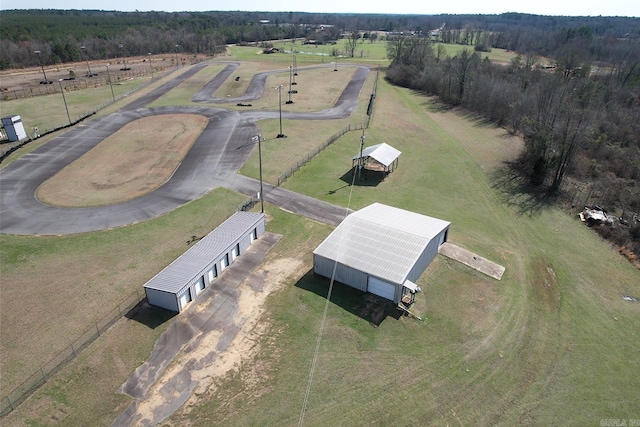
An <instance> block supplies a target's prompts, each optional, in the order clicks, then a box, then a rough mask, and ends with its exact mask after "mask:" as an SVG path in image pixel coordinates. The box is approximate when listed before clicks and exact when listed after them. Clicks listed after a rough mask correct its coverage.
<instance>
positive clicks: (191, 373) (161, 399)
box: [137, 258, 303, 425]
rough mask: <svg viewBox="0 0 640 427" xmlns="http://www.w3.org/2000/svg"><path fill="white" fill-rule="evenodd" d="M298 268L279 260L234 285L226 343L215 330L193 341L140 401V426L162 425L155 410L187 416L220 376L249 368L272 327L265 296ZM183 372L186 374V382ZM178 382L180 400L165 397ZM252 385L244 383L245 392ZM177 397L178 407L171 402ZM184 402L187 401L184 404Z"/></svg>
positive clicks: (256, 379) (223, 332)
mask: <svg viewBox="0 0 640 427" xmlns="http://www.w3.org/2000/svg"><path fill="white" fill-rule="evenodd" d="M302 267H303V262H302V261H301V260H299V259H293V258H282V259H278V260H274V261H271V262H270V263H268V264H265V265H263V266H262V267H261V268H259V269H257V270H256V271H254V272H253V273H252V274H251V275H250V276H249V277H248V278H247V279H245V280H244V281H243V282H242V283H241V284H240V286H239V287H238V290H239V291H240V293H239V297H238V300H237V311H236V313H235V318H234V324H235V326H236V327H237V332H236V333H235V334H233V336H232V337H231V338H230V341H229V331H228V330H214V331H211V332H207V333H206V334H202V333H201V334H199V335H198V336H197V337H195V338H194V340H193V341H192V342H191V343H190V344H189V345H188V346H187V349H185V351H183V352H182V353H181V354H180V355H179V356H178V357H176V359H175V360H174V361H173V363H172V365H171V366H170V367H169V368H168V369H167V370H166V371H165V373H164V374H163V375H162V377H161V378H160V379H159V380H158V381H157V382H156V383H155V384H154V385H153V387H152V388H151V389H150V390H149V392H148V393H147V396H146V398H145V399H144V400H142V401H140V403H139V405H138V408H137V411H138V413H139V414H140V416H141V420H140V421H139V423H140V424H141V425H145V423H146V422H148V421H149V420H154V422H160V421H162V420H159V419H157V418H158V417H157V413H158V412H159V410H160V411H165V412H166V408H167V407H168V406H169V407H171V406H175V409H176V410H177V409H178V408H179V407H182V409H180V411H181V412H182V413H188V412H190V410H191V408H192V407H193V406H195V405H197V404H198V402H199V401H200V399H202V398H203V396H209V395H212V394H214V393H215V392H216V390H217V388H218V384H219V381H220V380H221V379H222V378H224V377H225V376H226V375H230V374H232V373H237V372H238V371H239V370H240V368H241V367H242V366H243V365H246V364H248V362H249V361H250V360H252V359H253V358H254V357H255V356H256V354H258V352H259V351H260V342H261V339H262V337H263V336H265V334H266V333H268V331H269V329H270V327H271V324H270V322H268V321H264V319H263V314H264V313H265V302H266V299H267V297H268V296H269V295H270V294H271V293H272V292H274V291H275V290H277V289H279V288H280V287H281V286H283V285H284V284H285V283H287V282H288V281H289V280H290V278H291V277H292V276H293V275H296V274H302ZM256 283H258V284H257V285H256ZM193 308H196V307H193ZM249 370H251V371H252V370H253V368H251V369H249ZM185 371H188V379H187V380H186V381H184V378H185V375H184V373H185ZM243 378H244V380H245V381H254V382H255V383H257V382H259V381H260V378H261V377H260V375H244V376H243ZM180 381H183V382H184V384H182V385H183V386H184V389H186V390H188V396H187V398H185V399H183V400H180V396H174V395H169V396H167V394H166V393H165V392H164V389H165V387H166V388H170V387H171V386H172V384H173V385H175V383H176V382H180ZM254 385H255V384H252V383H247V384H246V385H245V389H246V388H251V387H252V386H254ZM176 399H177V400H178V401H179V404H176V403H175V400H176ZM183 401H186V404H185V405H184V406H183V405H182V402H183Z"/></svg>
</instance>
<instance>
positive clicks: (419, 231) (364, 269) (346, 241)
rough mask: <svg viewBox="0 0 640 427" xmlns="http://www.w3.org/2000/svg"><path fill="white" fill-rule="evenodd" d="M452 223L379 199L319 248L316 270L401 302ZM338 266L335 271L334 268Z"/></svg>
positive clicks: (443, 240)
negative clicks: (379, 201) (387, 204)
mask: <svg viewBox="0 0 640 427" xmlns="http://www.w3.org/2000/svg"><path fill="white" fill-rule="evenodd" d="M450 224H451V223H449V222H447V221H443V220H441V219H437V218H432V217H429V216H426V215H421V214H417V213H414V212H409V211H406V210H404V209H399V208H395V207H391V206H386V205H383V204H380V203H374V204H372V205H369V206H367V207H366V208H364V209H361V210H359V211H356V212H354V213H352V214H351V215H349V216H347V217H346V218H345V219H344V221H342V223H340V225H339V226H338V227H337V228H336V229H335V230H334V231H333V232H332V233H331V234H330V235H329V236H328V237H327V238H326V239H325V240H324V241H323V242H322V243H321V244H320V246H318V247H317V248H316V250H315V251H313V272H314V273H316V274H319V275H321V276H324V277H327V278H331V277H332V275H333V273H334V271H335V276H334V279H335V280H336V281H338V282H340V283H344V284H345V285H349V286H351V287H353V288H356V289H359V290H361V291H364V292H370V293H372V294H375V295H378V296H381V297H383V298H386V299H388V300H391V301H393V302H395V303H398V302H400V301H401V300H402V297H403V295H405V294H407V293H410V292H415V291H416V288H417V286H416V285H415V282H416V281H417V280H418V278H419V277H420V275H421V274H422V272H424V270H425V269H426V268H427V266H428V265H429V264H430V263H431V261H432V260H433V259H434V258H435V256H436V255H437V254H438V247H440V245H442V244H443V243H444V242H445V241H446V240H447V233H448V231H449V225H450ZM334 269H335V270H334Z"/></svg>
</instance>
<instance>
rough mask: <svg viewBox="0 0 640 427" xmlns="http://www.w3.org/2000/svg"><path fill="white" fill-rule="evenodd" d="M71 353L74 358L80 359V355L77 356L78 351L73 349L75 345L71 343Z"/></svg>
mask: <svg viewBox="0 0 640 427" xmlns="http://www.w3.org/2000/svg"><path fill="white" fill-rule="evenodd" d="M71 351H73V357H78V355H77V354H76V349H75V348H73V343H71Z"/></svg>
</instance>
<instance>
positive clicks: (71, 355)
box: [0, 75, 378, 418]
mask: <svg viewBox="0 0 640 427" xmlns="http://www.w3.org/2000/svg"><path fill="white" fill-rule="evenodd" d="M377 80H378V76H377V75H376V80H375V83H374V90H373V93H372V94H371V98H370V101H369V106H368V108H367V118H366V120H365V121H364V122H363V123H358V124H354V125H351V124H350V125H348V126H347V127H345V128H344V129H342V130H340V131H339V132H337V133H335V134H334V135H332V136H331V137H330V138H329V139H328V140H327V141H325V142H324V143H323V144H322V145H321V146H319V147H318V148H316V149H315V150H314V151H313V152H311V153H309V154H307V155H306V156H305V157H304V158H303V159H302V160H300V161H298V162H297V163H296V165H295V166H292V167H290V168H289V169H288V170H287V171H286V172H285V173H283V174H282V175H281V176H280V177H278V183H277V186H278V187H279V186H280V185H282V184H283V183H284V182H286V180H287V179H288V178H289V177H291V176H292V175H293V174H294V173H295V172H297V171H298V170H300V168H301V167H302V166H304V165H306V164H307V163H309V161H310V160H311V159H313V158H314V157H315V156H317V155H318V154H319V153H320V152H321V151H322V150H324V149H325V148H327V147H328V146H330V145H331V144H333V143H334V142H335V141H337V140H338V139H339V138H340V137H342V136H343V135H344V134H346V133H347V132H350V131H356V130H363V129H367V128H368V127H369V123H370V121H371V113H372V110H373V102H374V100H375V93H376V88H377ZM138 89H139V88H137V89H135V90H138ZM135 90H134V91H135ZM132 92H133V91H132ZM124 96H127V95H123V97H124ZM109 104H110V103H107V104H104V105H102V106H100V107H98V108H97V109H96V110H95V111H94V112H92V113H90V114H89V115H87V116H84V117H83V118H80V119H78V121H80V120H83V119H84V118H86V117H88V116H90V115H93V114H95V112H96V111H99V110H100V109H102V108H104V107H106V106H107V105H109ZM78 121H76V122H74V123H77V122H78ZM68 126H70V125H67V126H63V127H61V128H58V129H62V128H64V127H68ZM58 129H56V130H58ZM49 132H54V130H51V131H49ZM5 157H6V156H5V155H2V156H1V157H0V162H1V161H2V160H3V159H4V158H5ZM260 196H261V197H262V195H260ZM259 201H260V199H259V198H258V197H251V198H250V199H248V200H247V201H245V202H244V203H242V204H241V205H239V206H238V211H247V210H249V209H251V208H252V207H253V206H255V205H256V204H257V203H258V202H259ZM145 298H146V296H145V294H144V293H140V292H139V291H138V290H136V293H135V294H132V295H129V296H128V297H127V298H125V299H124V300H122V301H120V303H119V304H118V305H117V307H115V308H114V309H112V310H111V311H110V312H109V313H107V314H106V315H105V316H104V317H102V318H101V319H100V320H98V321H97V322H95V324H93V325H91V327H90V328H88V329H87V330H86V331H85V332H84V333H83V334H82V335H81V336H80V337H79V338H77V339H76V340H75V341H74V342H72V343H71V344H70V345H69V346H68V347H67V348H65V349H64V350H63V351H61V352H60V353H58V354H57V355H56V356H54V357H53V358H52V359H51V360H50V361H49V362H47V363H46V364H44V365H43V366H41V367H40V368H39V369H38V370H37V371H36V372H34V373H33V374H32V375H31V376H30V377H29V378H27V379H26V380H25V381H24V382H23V383H22V384H20V385H19V386H18V387H16V388H15V389H14V390H13V391H11V392H10V393H9V394H8V395H6V396H5V397H3V398H2V399H1V400H0V418H2V417H4V416H6V415H7V414H9V413H11V412H12V411H13V410H14V409H15V408H16V407H17V406H18V405H20V404H21V403H22V402H24V401H25V400H26V399H27V398H28V397H29V396H31V394H33V393H34V392H35V391H36V390H38V389H39V388H40V387H41V386H42V385H43V384H45V383H46V382H47V381H48V380H49V378H51V377H52V376H53V375H54V374H55V373H56V372H58V371H59V370H61V369H62V368H64V367H65V366H66V365H67V364H68V363H69V362H71V361H72V360H74V359H75V358H76V357H77V356H78V354H79V353H80V352H81V351H82V350H84V349H85V348H86V347H87V346H89V345H90V344H91V343H92V342H94V341H95V340H96V339H97V338H98V337H100V335H102V333H104V332H105V331H106V330H107V329H109V327H111V325H113V324H114V323H115V322H116V321H117V320H119V319H120V318H122V316H124V315H125V314H127V313H128V312H131V311H132V310H134V309H137V308H138V307H139V304H140V302H141V301H143V300H144V299H145Z"/></svg>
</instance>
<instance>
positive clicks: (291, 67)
mask: <svg viewBox="0 0 640 427" xmlns="http://www.w3.org/2000/svg"><path fill="white" fill-rule="evenodd" d="M292 71H293V65H289V100H288V101H287V102H286V103H287V104H293V101H292V100H291V94H292V93H293V91H292V90H291V73H292Z"/></svg>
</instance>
